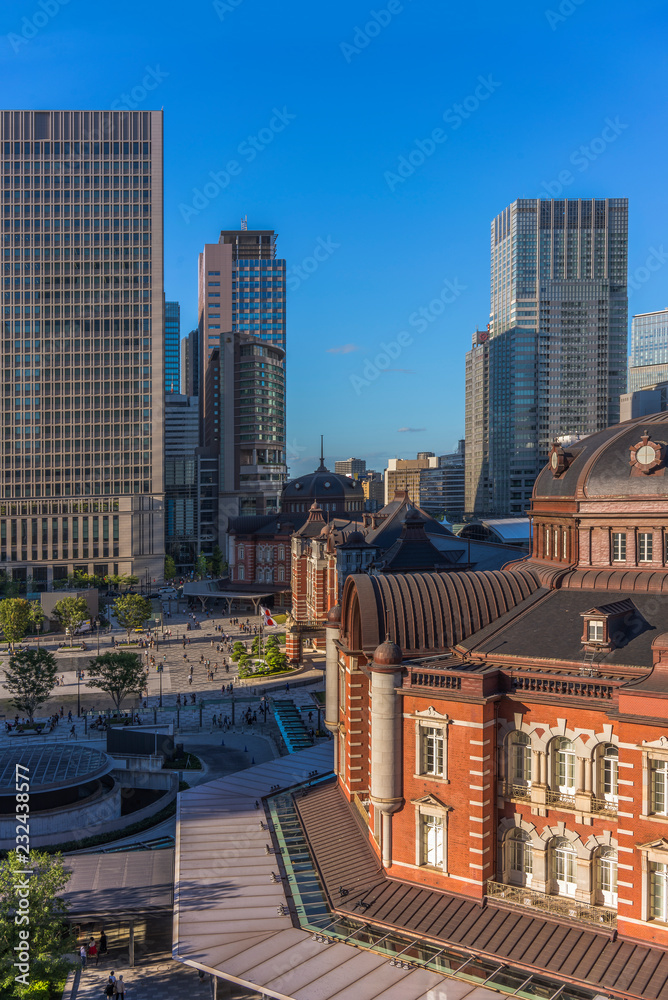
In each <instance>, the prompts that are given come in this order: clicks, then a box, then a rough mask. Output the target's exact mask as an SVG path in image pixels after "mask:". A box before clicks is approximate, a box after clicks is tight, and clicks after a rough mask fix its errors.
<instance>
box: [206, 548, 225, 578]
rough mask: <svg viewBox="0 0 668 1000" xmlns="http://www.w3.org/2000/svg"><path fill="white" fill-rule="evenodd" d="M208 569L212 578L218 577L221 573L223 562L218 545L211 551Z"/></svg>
mask: <svg viewBox="0 0 668 1000" xmlns="http://www.w3.org/2000/svg"><path fill="white" fill-rule="evenodd" d="M208 565H209V569H210V570H211V572H212V573H213V575H214V576H220V575H221V574H222V572H223V566H224V560H223V553H222V551H221V548H220V545H215V546H214V549H213V555H212V557H211V559H209V563H208Z"/></svg>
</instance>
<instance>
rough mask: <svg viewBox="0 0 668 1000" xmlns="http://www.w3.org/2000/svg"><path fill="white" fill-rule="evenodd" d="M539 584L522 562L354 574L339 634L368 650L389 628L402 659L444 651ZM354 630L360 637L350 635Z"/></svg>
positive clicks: (349, 581) (346, 587) (344, 601)
mask: <svg viewBox="0 0 668 1000" xmlns="http://www.w3.org/2000/svg"><path fill="white" fill-rule="evenodd" d="M539 586H540V584H539V581H538V577H537V576H536V574H535V573H533V572H532V571H531V569H530V568H527V567H525V566H524V565H521V566H518V567H517V568H514V569H513V570H512V571H510V572H502V571H501V570H490V571H486V572H474V573H446V574H444V573H412V574H405V575H404V574H399V573H397V574H392V575H387V576H366V575H364V574H354V575H351V576H349V577H348V579H347V580H346V583H345V585H344V594H343V599H342V602H341V603H342V607H343V608H344V609H346V620H345V621H344V622H343V632H344V636H345V637H346V638H347V641H348V643H349V644H351V645H352V646H353V647H354V648H361V649H364V650H365V651H368V652H373V650H374V649H375V648H376V646H378V645H379V644H380V643H381V642H382V640H383V638H384V637H385V632H386V630H388V629H389V632H390V635H391V636H392V638H393V639H394V641H395V642H396V643H398V645H399V646H401V648H402V650H403V652H404V656H406V657H408V656H414V655H424V654H425V653H428V652H429V653H438V652H444V651H445V650H447V649H449V648H450V647H452V646H454V645H456V644H457V643H458V642H460V641H461V640H462V639H464V638H466V637H467V636H469V635H472V634H473V633H474V632H478V631H479V630H480V629H482V628H484V627H485V626H486V625H489V624H490V622H493V621H495V620H496V619H497V618H500V617H501V615H503V614H505V613H506V612H507V611H509V610H510V609H511V608H514V607H516V606H517V605H518V604H519V603H520V602H521V601H523V600H525V599H526V598H527V597H529V596H530V595H531V594H532V593H533V592H534V591H536V590H538V589H539ZM351 591H354V593H351ZM355 598H356V600H355ZM354 605H355V606H354ZM357 609H359V611H357ZM358 614H359V617H358ZM357 621H359V627H358V626H357V625H356V624H354V623H356V622H357ZM357 630H359V635H356V634H353V633H354V632H356V631H357ZM358 644H359V645H358Z"/></svg>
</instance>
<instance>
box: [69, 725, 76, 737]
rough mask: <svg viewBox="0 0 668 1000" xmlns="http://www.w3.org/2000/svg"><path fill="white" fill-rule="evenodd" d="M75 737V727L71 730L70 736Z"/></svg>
mask: <svg viewBox="0 0 668 1000" xmlns="http://www.w3.org/2000/svg"><path fill="white" fill-rule="evenodd" d="M74 735H75V731H74V726H72V728H71V729H70V736H74Z"/></svg>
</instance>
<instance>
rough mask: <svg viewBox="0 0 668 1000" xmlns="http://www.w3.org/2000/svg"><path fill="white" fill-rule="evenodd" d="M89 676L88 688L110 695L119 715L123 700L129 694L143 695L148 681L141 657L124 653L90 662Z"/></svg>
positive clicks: (109, 654) (108, 654) (102, 655)
mask: <svg viewBox="0 0 668 1000" xmlns="http://www.w3.org/2000/svg"><path fill="white" fill-rule="evenodd" d="M88 676H89V677H90V680H89V681H88V682H87V684H86V687H91V688H93V687H94V688H98V689H99V690H101V691H104V692H105V693H106V694H108V695H109V697H110V698H111V700H112V701H113V703H114V705H115V706H116V710H117V712H118V713H119V715H120V711H121V705H122V703H123V700H124V699H125V698H127V696H128V695H129V694H136V695H141V693H142V691H143V690H144V688H145V687H146V683H147V680H148V673H147V672H146V670H145V669H144V665H143V664H142V661H141V656H139V655H138V654H137V653H127V652H122V651H118V652H115V653H102V654H101V655H100V656H96V657H95V659H94V660H91V661H90V665H89V667H88Z"/></svg>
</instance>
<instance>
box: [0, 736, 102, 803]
mask: <svg viewBox="0 0 668 1000" xmlns="http://www.w3.org/2000/svg"><path fill="white" fill-rule="evenodd" d="M23 738H25V739H30V737H23ZM15 739H17V740H19V739H22V737H19V736H17V737H15ZM115 766H116V764H115V762H114V761H113V760H112V759H111V758H110V757H108V756H107V754H106V753H103V752H102V751H100V750H94V749H92V748H91V747H85V746H80V745H78V744H75V743H40V744H38V745H34V744H33V745H30V746H26V745H25V744H21V745H18V746H17V745H15V744H14V745H12V746H9V747H5V748H3V750H2V751H0V795H3V794H4V795H9V794H13V793H14V792H15V786H16V783H17V781H18V782H22V781H29V782H30V791H31V792H32V793H33V794H37V793H38V792H46V791H49V790H51V789H54V788H68V787H69V786H70V785H82V784H85V783H86V782H88V781H93V780H94V779H95V778H101V777H102V775H104V774H108V773H109V771H111V770H113V768H114V767H115ZM17 767H18V768H19V772H18V775H17Z"/></svg>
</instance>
